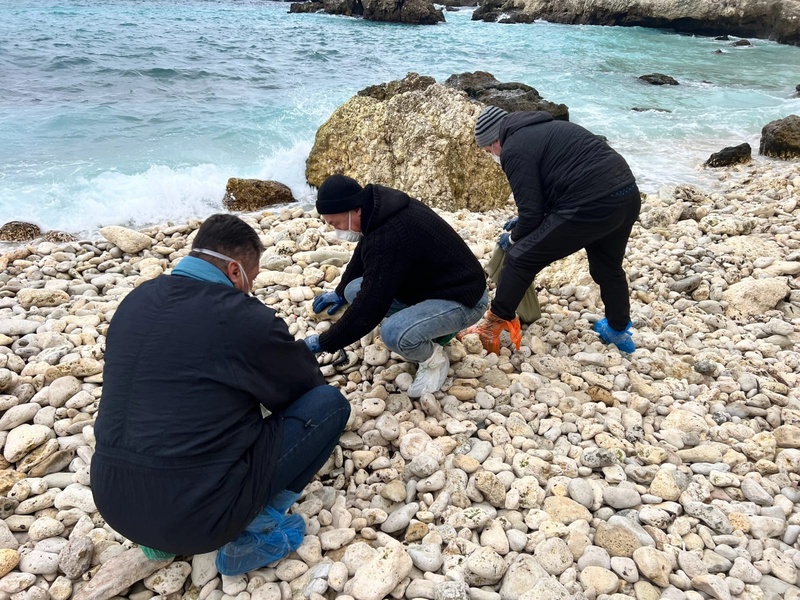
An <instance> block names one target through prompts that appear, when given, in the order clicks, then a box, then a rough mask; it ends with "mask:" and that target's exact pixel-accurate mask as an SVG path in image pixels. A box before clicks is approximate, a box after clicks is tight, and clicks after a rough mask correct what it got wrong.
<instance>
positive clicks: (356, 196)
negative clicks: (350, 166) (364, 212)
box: [317, 174, 365, 215]
mask: <svg viewBox="0 0 800 600" xmlns="http://www.w3.org/2000/svg"><path fill="white" fill-rule="evenodd" d="M363 191H364V188H362V187H361V186H360V185H359V183H358V182H357V181H356V180H355V179H353V178H351V177H347V176H346V175H339V174H337V175H331V176H330V177H328V178H327V179H326V180H325V181H323V182H322V185H321V186H319V190H318V191H317V212H318V213H319V214H321V215H336V214H339V213H345V212H348V211H351V210H353V209H356V208H360V207H361V206H362V204H363V203H364V197H365V195H364V194H363V193H362V192H363Z"/></svg>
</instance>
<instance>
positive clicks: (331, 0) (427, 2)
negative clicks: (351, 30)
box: [289, 0, 444, 25]
mask: <svg viewBox="0 0 800 600" xmlns="http://www.w3.org/2000/svg"><path fill="white" fill-rule="evenodd" d="M320 11H323V12H326V13H328V14H331V15H345V16H348V17H363V18H364V19H366V20H368V21H385V22H388V23H407V24H411V25H435V24H436V23H442V22H444V13H442V11H441V10H438V9H437V8H435V7H434V6H433V2H431V0H324V1H322V2H318V1H316V0H314V1H312V2H293V3H292V4H291V5H290V6H289V12H291V13H312V12H320Z"/></svg>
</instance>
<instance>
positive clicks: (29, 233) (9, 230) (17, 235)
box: [0, 221, 42, 242]
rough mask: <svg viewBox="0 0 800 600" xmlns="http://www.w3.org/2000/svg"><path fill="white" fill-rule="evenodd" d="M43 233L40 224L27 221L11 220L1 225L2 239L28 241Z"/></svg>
mask: <svg viewBox="0 0 800 600" xmlns="http://www.w3.org/2000/svg"><path fill="white" fill-rule="evenodd" d="M40 235H42V230H41V229H40V228H39V226H38V225H34V224H33V223H26V222H25V221H9V222H8V223H6V224H5V225H3V226H2V227H0V241H3V242H27V241H28V240H32V239H34V238H37V237H39V236H40Z"/></svg>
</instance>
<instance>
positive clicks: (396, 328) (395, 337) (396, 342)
mask: <svg viewBox="0 0 800 600" xmlns="http://www.w3.org/2000/svg"><path fill="white" fill-rule="evenodd" d="M404 331H405V327H404V326H403V325H402V324H401V323H398V321H397V319H392V318H388V319H386V320H385V321H384V322H383V324H382V325H381V339H382V340H383V343H384V345H385V346H386V347H387V348H388V349H389V350H391V351H392V352H398V353H399V352H400V343H401V340H402V337H403V332H404Z"/></svg>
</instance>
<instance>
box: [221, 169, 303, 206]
mask: <svg viewBox="0 0 800 600" xmlns="http://www.w3.org/2000/svg"><path fill="white" fill-rule="evenodd" d="M294 201H295V199H294V196H292V190H290V189H289V188H288V187H287V186H285V185H283V184H282V183H279V182H277V181H263V180H261V179H237V178H236V177H231V178H230V179H228V185H227V186H226V187H225V197H224V198H223V199H222V204H223V205H224V206H225V208H227V209H228V210H232V211H239V212H249V211H253V210H261V209H262V208H266V207H267V206H272V205H274V204H288V203H290V202H294Z"/></svg>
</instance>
